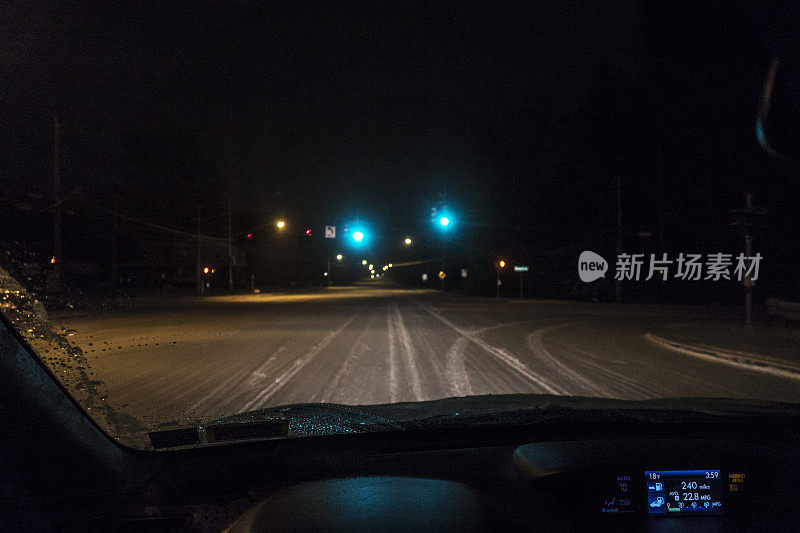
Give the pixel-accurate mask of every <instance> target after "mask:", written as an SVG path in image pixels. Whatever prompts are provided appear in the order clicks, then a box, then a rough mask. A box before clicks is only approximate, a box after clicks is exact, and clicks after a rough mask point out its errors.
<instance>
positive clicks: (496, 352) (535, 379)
mask: <svg viewBox="0 0 800 533" xmlns="http://www.w3.org/2000/svg"><path fill="white" fill-rule="evenodd" d="M415 303H416V304H417V305H418V306H420V307H422V308H423V309H424V310H425V311H427V312H428V313H430V315H431V316H433V317H434V318H436V319H437V320H439V321H440V322H441V323H442V324H444V325H446V326H447V327H449V328H451V329H453V330H455V331H456V332H457V333H459V334H460V335H461V336H463V337H466V338H467V339H469V340H470V341H472V342H474V343H475V344H477V345H478V346H480V347H481V348H482V349H483V350H484V351H485V352H486V353H488V354H489V355H492V356H494V357H495V359H497V360H498V361H500V362H501V363H503V364H505V365H506V366H507V367H508V368H510V369H511V370H514V371H515V372H516V373H517V374H519V375H520V376H522V377H523V378H525V379H527V380H528V381H529V382H531V383H532V384H534V385H537V386H538V387H539V388H541V389H543V390H544V392H549V393H550V394H566V393H567V391H566V390H565V389H564V388H563V387H560V386H559V385H556V384H555V383H552V382H550V381H549V380H546V379H545V378H543V377H542V376H540V375H539V374H537V373H536V372H534V371H533V370H531V369H530V368H528V367H527V366H526V365H525V364H524V363H523V362H522V361H520V360H519V359H517V358H516V357H514V356H513V355H511V354H509V353H508V352H507V351H505V350H503V349H502V348H498V347H497V346H493V345H491V344H489V343H488V342H486V341H485V340H483V339H481V338H480V337H478V336H477V335H475V334H474V333H472V332H471V331H468V330H466V329H463V328H460V327H458V326H456V325H455V324H454V323H452V322H450V321H449V320H447V319H446V318H445V317H443V316H442V315H440V314H439V313H437V312H436V311H434V310H432V309H429V308H428V307H426V306H424V305H422V304H421V303H419V302H417V301H416V300H415Z"/></svg>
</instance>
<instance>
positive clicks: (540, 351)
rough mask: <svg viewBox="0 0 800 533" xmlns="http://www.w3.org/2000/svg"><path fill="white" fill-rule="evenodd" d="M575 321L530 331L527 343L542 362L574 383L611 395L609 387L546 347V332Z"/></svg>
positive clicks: (569, 324)
mask: <svg viewBox="0 0 800 533" xmlns="http://www.w3.org/2000/svg"><path fill="white" fill-rule="evenodd" d="M574 324H575V322H565V323H562V324H555V325H553V326H547V327H544V328H539V329H537V330H535V331H533V332H531V333H529V334H528V335H527V336H526V338H525V343H526V344H527V346H528V349H529V350H530V351H531V352H533V354H534V355H535V356H536V357H538V358H539V359H540V360H542V362H544V363H545V364H546V365H548V366H550V367H551V368H553V369H554V370H556V371H557V372H559V373H560V374H562V375H564V376H566V377H567V378H568V379H569V380H571V381H572V382H573V383H575V384H576V385H578V386H579V387H582V388H584V389H587V390H589V391H591V392H592V393H594V394H597V395H609V394H610V391H608V389H606V388H604V387H602V386H600V385H598V384H597V383H595V382H594V381H592V380H590V379H588V378H587V377H586V376H584V375H583V374H581V373H580V372H578V371H576V370H575V369H574V368H572V367H570V366H568V365H566V364H564V362H562V361H561V360H560V359H559V358H558V357H556V356H555V355H553V354H552V352H550V350H548V349H547V348H545V346H544V342H543V341H542V338H543V337H544V335H545V333H551V332H553V331H556V330H559V329H563V328H565V327H567V326H571V325H574Z"/></svg>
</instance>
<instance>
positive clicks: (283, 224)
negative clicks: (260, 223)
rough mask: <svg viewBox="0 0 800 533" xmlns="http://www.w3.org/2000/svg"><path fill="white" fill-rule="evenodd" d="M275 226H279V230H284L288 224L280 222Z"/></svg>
mask: <svg viewBox="0 0 800 533" xmlns="http://www.w3.org/2000/svg"><path fill="white" fill-rule="evenodd" d="M275 225H276V226H278V229H283V228H284V227H286V222H285V221H284V220H279V221H277V222H276V223H275Z"/></svg>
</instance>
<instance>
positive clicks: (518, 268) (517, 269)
mask: <svg viewBox="0 0 800 533" xmlns="http://www.w3.org/2000/svg"><path fill="white" fill-rule="evenodd" d="M527 271H528V267H526V266H515V267H514V272H527Z"/></svg>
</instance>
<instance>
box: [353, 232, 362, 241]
mask: <svg viewBox="0 0 800 533" xmlns="http://www.w3.org/2000/svg"><path fill="white" fill-rule="evenodd" d="M353 240H354V241H356V242H361V241H363V240H364V233H362V232H360V231H354V232H353Z"/></svg>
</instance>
